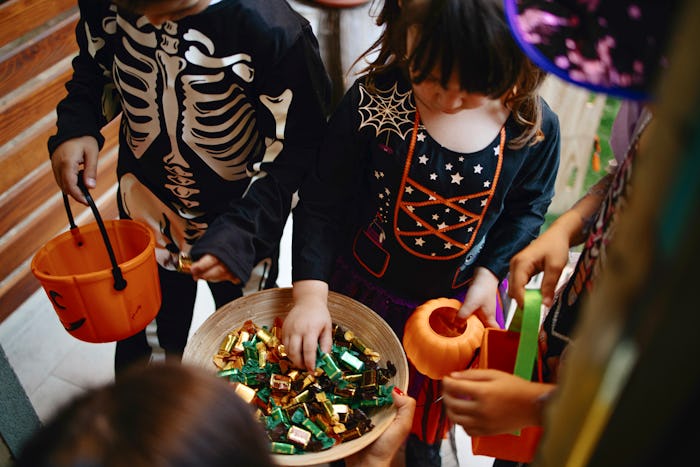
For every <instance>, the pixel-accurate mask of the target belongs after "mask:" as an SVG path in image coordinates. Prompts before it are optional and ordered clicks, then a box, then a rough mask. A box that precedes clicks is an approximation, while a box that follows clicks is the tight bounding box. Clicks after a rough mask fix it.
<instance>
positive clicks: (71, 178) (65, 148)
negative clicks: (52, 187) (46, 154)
mask: <svg viewBox="0 0 700 467" xmlns="http://www.w3.org/2000/svg"><path fill="white" fill-rule="evenodd" d="M99 151H100V147H99V145H98V144H97V140H96V139H95V138H94V137H92V136H81V137H79V138H73V139H69V140H67V141H64V142H63V143H61V144H60V145H59V146H58V147H57V148H56V150H55V151H54V152H53V154H51V168H52V169H53V176H54V178H55V179H56V183H57V184H58V186H59V188H61V190H62V191H63V192H64V193H66V194H68V195H70V196H72V197H73V198H75V200H76V201H78V202H80V203H82V204H85V205H87V204H88V203H87V200H86V199H85V196H84V195H83V192H82V191H80V188H78V172H79V171H80V170H81V169H83V170H85V175H84V178H83V182H85V186H86V187H87V188H88V189H92V188H95V186H96V184H97V181H96V180H97V154H98V153H99Z"/></svg>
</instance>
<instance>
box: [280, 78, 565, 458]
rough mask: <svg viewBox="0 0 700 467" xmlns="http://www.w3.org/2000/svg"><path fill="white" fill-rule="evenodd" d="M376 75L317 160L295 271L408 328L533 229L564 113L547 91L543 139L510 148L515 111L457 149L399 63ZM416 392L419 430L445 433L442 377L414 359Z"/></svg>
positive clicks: (345, 110)
mask: <svg viewBox="0 0 700 467" xmlns="http://www.w3.org/2000/svg"><path fill="white" fill-rule="evenodd" d="M375 85H376V88H377V89H378V92H377V93H372V92H371V91H369V90H368V89H366V87H365V81H364V78H361V79H360V80H358V81H357V82H355V84H354V85H353V87H352V88H351V89H350V90H349V91H348V93H347V94H346V95H345V97H344V99H343V101H342V102H341V103H340V105H339V107H338V109H337V110H336V111H335V113H334V115H333V117H332V118H331V121H330V123H329V131H328V134H327V136H326V139H325V142H324V143H323V145H322V148H321V155H320V161H319V164H320V165H319V171H318V172H317V173H315V174H314V175H315V176H314V179H313V180H311V179H310V181H309V183H305V184H304V185H303V186H302V189H301V191H300V203H299V205H298V206H297V207H296V208H295V211H294V215H295V217H294V229H295V231H294V238H293V273H292V275H293V279H294V280H295V281H296V280H303V279H316V280H323V281H326V282H329V284H330V288H331V289H332V290H335V291H338V292H341V293H345V294H347V295H349V296H352V297H354V298H356V299H358V300H359V301H361V302H363V303H365V304H366V305H367V306H369V307H370V308H372V309H373V310H375V311H376V312H377V313H379V314H380V315H381V316H382V317H383V318H384V319H385V320H386V321H387V322H388V323H389V325H390V326H391V327H392V329H393V330H394V332H396V334H397V335H398V336H399V339H401V338H402V337H403V330H404V325H405V323H406V321H407V319H408V317H409V315H410V314H411V313H412V312H413V310H414V309H415V308H416V306H418V305H419V304H421V303H423V302H425V301H426V300H428V299H432V298H437V297H455V298H458V299H460V300H463V299H464V295H465V293H466V291H467V289H468V287H469V284H470V282H471V280H472V276H473V273H474V269H475V268H476V267H478V266H482V267H485V268H487V269H489V270H490V271H492V272H493V273H494V274H495V275H496V276H497V277H499V278H500V279H504V278H505V276H506V274H507V272H508V264H509V261H510V258H511V256H513V255H514V254H515V253H517V252H518V251H519V250H520V249H522V248H523V247H525V246H526V245H527V244H528V243H529V242H530V241H531V240H532V239H533V238H535V236H536V235H537V234H538V231H539V228H540V226H541V225H542V223H543V221H544V215H545V213H546V211H547V208H548V206H549V204H550V201H551V198H552V196H553V191H554V181H555V178H556V174H557V169H558V163H559V125H558V119H557V117H556V115H555V114H554V113H553V112H552V111H551V110H550V108H549V107H548V106H547V105H546V103H543V122H542V131H543V133H544V136H545V139H544V140H543V141H541V142H539V143H537V144H535V145H534V146H525V147H524V148H522V149H518V150H514V149H510V148H509V147H508V142H509V141H510V140H511V139H512V138H514V137H515V136H517V135H519V134H520V129H519V128H518V127H517V126H516V124H515V122H514V119H513V117H512V116H510V117H509V118H508V120H507V121H506V123H505V125H504V126H503V127H502V129H501V131H500V132H499V134H498V135H496V137H495V139H494V140H493V141H492V142H491V143H490V144H488V145H487V146H486V147H484V148H483V149H482V150H480V151H477V152H474V153H458V152H455V151H451V150H449V149H447V148H444V147H442V146H441V145H440V144H439V143H438V142H436V141H435V140H433V139H432V137H431V135H430V134H429V133H428V131H427V130H426V129H425V128H424V127H423V126H422V124H421V122H420V116H419V115H418V112H417V111H416V107H415V101H414V97H413V92H412V88H411V84H410V82H408V80H407V79H405V78H404V76H403V75H402V74H401V72H400V71H395V72H392V73H387V74H386V75H384V76H378V77H377V79H376V83H375ZM336 226H339V227H338V228H336ZM339 230H340V231H339ZM337 239H339V240H337ZM336 253H337V256H338V258H337V261H336V260H335V258H336ZM494 300H496V297H494ZM409 393H410V394H411V395H412V396H413V397H415V398H417V401H418V410H417V415H416V417H414V427H413V434H414V435H416V436H418V437H419V438H420V439H421V440H423V441H425V442H427V443H431V444H432V443H436V442H439V441H440V440H441V439H442V436H443V435H444V432H445V429H446V428H447V421H446V420H445V417H444V412H442V410H441V409H442V404H441V403H439V404H432V402H433V401H434V400H435V399H436V398H438V397H439V387H438V386H437V382H435V381H431V380H429V379H428V378H427V377H425V376H423V375H420V374H418V373H417V372H416V371H415V369H413V368H412V372H411V382H410V384H409ZM407 458H408V455H407Z"/></svg>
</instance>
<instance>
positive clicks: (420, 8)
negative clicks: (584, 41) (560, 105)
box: [367, 0, 545, 145]
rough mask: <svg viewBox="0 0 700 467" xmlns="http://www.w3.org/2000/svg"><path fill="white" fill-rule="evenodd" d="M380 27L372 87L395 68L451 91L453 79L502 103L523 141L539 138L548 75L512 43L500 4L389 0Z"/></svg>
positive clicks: (466, 0)
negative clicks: (541, 94)
mask: <svg viewBox="0 0 700 467" xmlns="http://www.w3.org/2000/svg"><path fill="white" fill-rule="evenodd" d="M377 24H378V25H380V26H384V30H383V32H382V35H381V36H380V38H379V39H378V40H377V42H376V43H375V44H374V45H373V46H372V48H371V49H370V50H372V51H373V50H377V49H378V55H377V56H376V58H375V59H374V60H372V62H371V63H370V65H369V66H368V68H367V70H368V71H369V74H370V83H371V82H372V78H373V76H374V75H375V74H377V73H382V72H383V71H387V70H390V69H395V68H399V69H401V70H403V71H404V72H405V73H406V74H407V76H408V77H409V79H410V80H411V81H412V83H414V84H416V83H421V82H424V81H425V80H427V79H431V80H435V79H437V80H438V81H439V83H440V85H442V87H444V88H447V84H448V82H449V81H450V78H452V77H453V76H454V77H456V80H457V82H458V83H459V86H460V87H461V90H463V91H466V92H468V93H473V94H478V95H484V96H486V97H488V98H491V99H502V100H503V102H504V103H505V104H506V105H507V106H508V107H509V108H510V110H511V111H513V112H514V114H515V116H516V120H517V121H518V122H519V123H520V124H521V126H523V130H524V132H523V135H522V136H521V138H519V139H523V138H524V139H523V140H522V141H521V143H524V142H527V141H531V140H533V139H535V138H536V136H535V134H536V133H537V131H538V128H539V118H540V117H539V115H538V114H539V112H540V110H539V103H538V100H537V97H536V95H535V92H536V89H537V87H538V86H539V85H540V84H541V83H542V81H543V79H544V77H545V74H544V73H543V72H542V71H541V70H539V69H538V68H537V67H535V66H534V65H533V64H532V62H530V60H529V59H528V58H527V57H526V55H525V54H524V53H523V52H522V50H521V49H520V47H518V45H517V44H516V42H515V40H514V39H513V37H512V35H511V31H510V29H509V26H508V23H507V22H506V19H505V14H504V11H503V1H502V0H386V1H385V3H384V7H383V9H382V11H381V13H380V15H379V17H378V18H377ZM521 145H522V144H521Z"/></svg>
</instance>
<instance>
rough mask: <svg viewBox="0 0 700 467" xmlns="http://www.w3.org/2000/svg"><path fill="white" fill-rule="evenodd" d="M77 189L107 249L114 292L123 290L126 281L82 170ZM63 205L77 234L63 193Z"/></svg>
mask: <svg viewBox="0 0 700 467" xmlns="http://www.w3.org/2000/svg"><path fill="white" fill-rule="evenodd" d="M78 187H79V188H80V191H82V192H83V195H84V196H85V199H86V200H87V202H88V205H89V206H90V209H91V210H92V214H93V215H94V216H95V221H96V222H97V226H98V227H99V228H100V233H101V234H102V239H103V240H104V243H105V247H107V254H108V255H109V261H110V263H112V277H114V290H124V289H125V288H126V279H124V275H123V274H122V270H121V268H120V267H119V264H118V263H117V258H116V256H115V255H114V250H113V249H112V243H111V242H110V241H109V236H108V235H107V229H105V224H104V222H102V216H100V212H99V211H98V210H97V206H96V205H95V201H94V200H93V199H92V196H90V192H89V191H88V189H87V187H86V186H85V183H84V182H83V171H82V170H81V171H80V172H78ZM63 205H64V206H65V207H66V214H68V222H69V223H70V229H71V232H73V231H75V230H78V232H80V230H79V229H78V226H76V225H75V221H74V220H73V212H71V209H70V203H69V202H68V195H66V194H65V193H63Z"/></svg>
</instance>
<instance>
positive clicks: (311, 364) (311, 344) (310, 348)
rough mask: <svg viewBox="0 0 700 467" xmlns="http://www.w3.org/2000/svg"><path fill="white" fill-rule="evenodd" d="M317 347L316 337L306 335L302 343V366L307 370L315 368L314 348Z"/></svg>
mask: <svg viewBox="0 0 700 467" xmlns="http://www.w3.org/2000/svg"><path fill="white" fill-rule="evenodd" d="M317 348H318V339H316V338H313V339H312V338H311V337H310V336H308V335H307V336H306V337H305V338H304V343H303V351H304V362H303V364H304V366H305V368H306V369H307V370H309V371H313V370H314V369H315V368H316V349H317Z"/></svg>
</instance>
